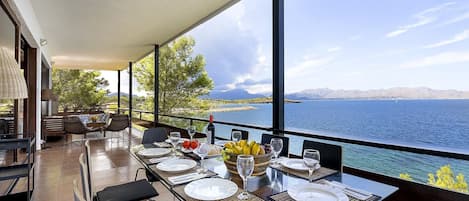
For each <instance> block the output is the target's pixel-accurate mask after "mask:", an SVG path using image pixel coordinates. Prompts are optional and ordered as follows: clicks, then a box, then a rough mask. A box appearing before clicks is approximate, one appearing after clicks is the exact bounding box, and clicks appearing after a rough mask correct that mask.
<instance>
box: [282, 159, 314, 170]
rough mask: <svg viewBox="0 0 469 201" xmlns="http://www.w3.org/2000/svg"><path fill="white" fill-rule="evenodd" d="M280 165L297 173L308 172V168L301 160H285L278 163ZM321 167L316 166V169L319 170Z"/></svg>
mask: <svg viewBox="0 0 469 201" xmlns="http://www.w3.org/2000/svg"><path fill="white" fill-rule="evenodd" d="M280 164H281V165H283V166H284V167H286V168H289V169H292V170H298V171H308V170H309V168H308V167H307V166H306V165H305V162H303V159H299V158H285V159H283V160H281V161H280ZM320 167H321V166H320V165H319V164H318V165H316V169H319V168H320Z"/></svg>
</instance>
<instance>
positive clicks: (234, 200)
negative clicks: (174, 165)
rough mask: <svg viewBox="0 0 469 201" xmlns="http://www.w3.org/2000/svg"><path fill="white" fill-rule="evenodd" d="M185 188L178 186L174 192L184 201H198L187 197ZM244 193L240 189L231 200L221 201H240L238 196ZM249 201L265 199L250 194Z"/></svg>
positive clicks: (224, 200)
mask: <svg viewBox="0 0 469 201" xmlns="http://www.w3.org/2000/svg"><path fill="white" fill-rule="evenodd" d="M185 187H186V185H181V186H177V187H175V188H173V191H174V192H176V193H177V194H178V195H179V196H181V197H182V198H184V200H186V201H198V200H197V199H193V198H191V197H189V196H187V195H186V193H185V192H184V188H185ZM242 191H243V190H242V189H240V188H238V192H236V193H235V194H234V195H233V196H231V197H229V198H226V199H223V200H221V201H239V199H238V194H240V193H241V192H242ZM247 201H263V199H262V198H259V197H257V196H256V195H254V194H252V193H250V194H249V199H248V200H247Z"/></svg>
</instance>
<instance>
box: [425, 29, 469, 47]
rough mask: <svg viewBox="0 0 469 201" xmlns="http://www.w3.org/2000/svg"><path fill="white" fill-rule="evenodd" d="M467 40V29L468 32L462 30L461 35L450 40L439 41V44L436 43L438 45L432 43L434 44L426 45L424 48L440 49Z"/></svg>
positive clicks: (468, 35) (468, 36)
mask: <svg viewBox="0 0 469 201" xmlns="http://www.w3.org/2000/svg"><path fill="white" fill-rule="evenodd" d="M468 38H469V29H468V30H464V31H463V32H462V33H459V34H456V35H455V36H453V38H451V39H448V40H444V41H441V42H438V43H434V44H430V45H426V46H425V47H424V48H435V47H441V46H445V45H449V44H453V43H457V42H460V41H463V40H466V39H468Z"/></svg>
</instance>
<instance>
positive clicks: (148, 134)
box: [134, 127, 168, 183]
mask: <svg viewBox="0 0 469 201" xmlns="http://www.w3.org/2000/svg"><path fill="white" fill-rule="evenodd" d="M166 139H168V132H167V130H166V128H164V127H156V128H149V129H147V130H145V131H144V132H143V137H142V144H143V145H144V146H150V147H152V146H153V143H154V142H164V141H165V140H166ZM140 170H145V175H146V177H147V180H148V181H149V182H150V183H153V182H157V181H159V180H160V179H159V178H158V177H155V176H154V175H153V174H152V173H151V172H149V171H148V170H146V169H145V168H138V169H137V171H136V172H135V179H134V180H135V181H137V176H138V173H139V172H140Z"/></svg>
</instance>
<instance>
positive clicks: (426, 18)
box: [386, 2, 455, 38]
mask: <svg viewBox="0 0 469 201" xmlns="http://www.w3.org/2000/svg"><path fill="white" fill-rule="evenodd" d="M453 4H455V3H454V2H448V3H444V4H440V5H438V6H435V7H432V8H429V9H426V10H424V11H421V12H419V13H416V14H414V15H413V16H412V18H415V19H416V20H417V22H415V23H412V24H408V25H403V26H400V27H398V28H397V29H396V30H394V31H391V32H389V33H387V34H386V37H387V38H392V37H396V36H399V35H401V34H403V33H406V32H408V31H410V30H411V29H414V28H417V27H420V26H424V25H427V24H430V23H432V22H434V21H435V20H436V19H437V17H436V16H433V14H434V13H436V12H438V11H440V10H443V9H445V8H446V7H448V6H451V5H453Z"/></svg>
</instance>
